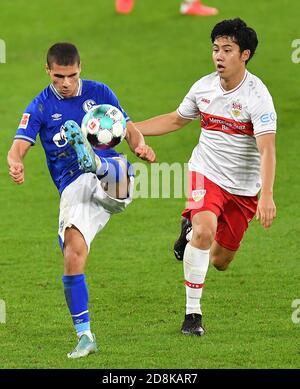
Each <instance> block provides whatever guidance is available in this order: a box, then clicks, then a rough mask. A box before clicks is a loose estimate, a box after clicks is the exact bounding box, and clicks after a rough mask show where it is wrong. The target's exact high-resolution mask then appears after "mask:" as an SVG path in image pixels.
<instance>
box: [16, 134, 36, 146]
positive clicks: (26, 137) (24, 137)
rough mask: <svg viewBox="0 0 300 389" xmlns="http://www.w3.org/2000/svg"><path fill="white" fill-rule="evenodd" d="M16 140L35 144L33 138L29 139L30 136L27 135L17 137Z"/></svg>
mask: <svg viewBox="0 0 300 389" xmlns="http://www.w3.org/2000/svg"><path fill="white" fill-rule="evenodd" d="M14 139H24V140H28V141H29V142H30V143H34V144H35V140H34V139H32V138H29V136H26V135H16V136H15V138H14Z"/></svg>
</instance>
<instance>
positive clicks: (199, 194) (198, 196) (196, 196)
mask: <svg viewBox="0 0 300 389" xmlns="http://www.w3.org/2000/svg"><path fill="white" fill-rule="evenodd" d="M205 194H206V189H196V190H193V191H192V198H193V200H194V201H196V202H198V201H200V200H202V199H203V198H204V196H205Z"/></svg>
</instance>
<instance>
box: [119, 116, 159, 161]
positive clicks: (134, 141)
mask: <svg viewBox="0 0 300 389" xmlns="http://www.w3.org/2000/svg"><path fill="white" fill-rule="evenodd" d="M126 140H127V143H128V145H129V147H130V149H131V150H132V151H133V152H134V153H135V154H136V155H137V156H138V157H139V158H141V159H144V160H146V161H148V162H154V161H155V153H154V151H153V150H152V148H151V147H150V146H148V145H146V144H145V140H144V137H143V135H142V134H141V132H140V131H139V130H138V129H137V128H136V126H135V125H134V124H133V123H132V122H131V121H129V122H127V131H126Z"/></svg>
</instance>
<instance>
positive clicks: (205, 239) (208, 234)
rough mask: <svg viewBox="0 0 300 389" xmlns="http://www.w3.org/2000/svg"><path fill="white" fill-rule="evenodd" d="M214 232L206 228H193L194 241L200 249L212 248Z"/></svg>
mask: <svg viewBox="0 0 300 389" xmlns="http://www.w3.org/2000/svg"><path fill="white" fill-rule="evenodd" d="M214 235H215V234H214V231H212V229H210V228H209V227H206V226H201V225H200V226H195V227H194V226H193V236H192V239H193V241H194V243H196V244H197V246H199V247H210V246H211V245H212V243H213V241H214Z"/></svg>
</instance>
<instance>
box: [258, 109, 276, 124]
mask: <svg viewBox="0 0 300 389" xmlns="http://www.w3.org/2000/svg"><path fill="white" fill-rule="evenodd" d="M275 120H276V115H275V112H269V113H264V114H263V115H261V117H260V121H261V123H262V124H269V123H273V122H275Z"/></svg>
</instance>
